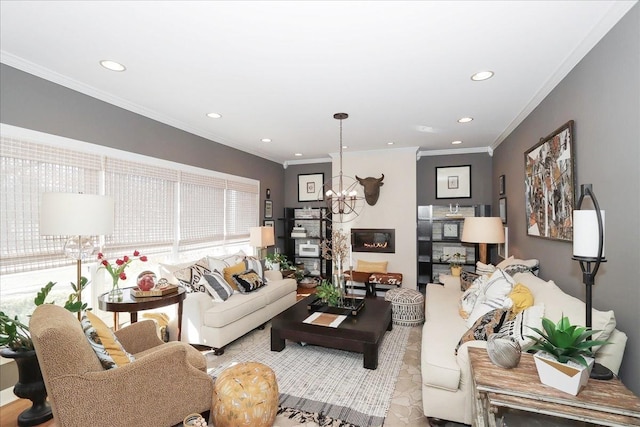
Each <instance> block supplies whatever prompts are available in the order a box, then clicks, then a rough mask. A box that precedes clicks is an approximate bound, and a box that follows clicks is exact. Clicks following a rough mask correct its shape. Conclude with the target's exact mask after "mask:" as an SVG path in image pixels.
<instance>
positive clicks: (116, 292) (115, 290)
mask: <svg viewBox="0 0 640 427" xmlns="http://www.w3.org/2000/svg"><path fill="white" fill-rule="evenodd" d="M118 279H119V277H114V278H113V286H112V287H111V290H110V291H109V295H108V299H109V301H112V302H119V301H122V289H120V284H119V280H118Z"/></svg>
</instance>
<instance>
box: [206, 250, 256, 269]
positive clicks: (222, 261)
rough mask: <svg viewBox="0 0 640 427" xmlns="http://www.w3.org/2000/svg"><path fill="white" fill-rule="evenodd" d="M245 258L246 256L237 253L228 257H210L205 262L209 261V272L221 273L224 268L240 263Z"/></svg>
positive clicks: (239, 252) (240, 252) (242, 253)
mask: <svg viewBox="0 0 640 427" xmlns="http://www.w3.org/2000/svg"><path fill="white" fill-rule="evenodd" d="M246 256H247V255H246V254H245V253H244V252H242V251H238V252H237V253H235V254H230V255H221V256H217V257H211V256H210V257H207V260H208V261H209V268H211V271H213V270H218V271H219V272H220V273H222V272H223V271H224V269H225V268H227V267H230V266H232V265H236V264H237V263H239V262H242V260H244V258H245V257H246Z"/></svg>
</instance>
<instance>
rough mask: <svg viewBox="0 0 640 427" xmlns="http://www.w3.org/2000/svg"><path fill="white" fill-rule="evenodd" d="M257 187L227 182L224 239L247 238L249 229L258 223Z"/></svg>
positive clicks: (258, 198)
mask: <svg viewBox="0 0 640 427" xmlns="http://www.w3.org/2000/svg"><path fill="white" fill-rule="evenodd" d="M259 191H260V188H259V186H258V185H252V184H249V183H245V182H238V181H233V180H229V181H228V182H227V191H226V205H225V214H226V237H227V238H228V239H230V240H233V239H243V238H247V239H248V238H249V227H255V226H256V224H258V223H259V222H258V221H259V210H260V209H259V206H258V204H259V202H260V197H259Z"/></svg>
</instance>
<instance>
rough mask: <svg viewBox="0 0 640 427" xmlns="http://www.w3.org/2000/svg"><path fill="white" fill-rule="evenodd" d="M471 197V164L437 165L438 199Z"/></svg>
mask: <svg viewBox="0 0 640 427" xmlns="http://www.w3.org/2000/svg"><path fill="white" fill-rule="evenodd" d="M470 197H471V165H464V166H448V167H436V199H468V198H470Z"/></svg>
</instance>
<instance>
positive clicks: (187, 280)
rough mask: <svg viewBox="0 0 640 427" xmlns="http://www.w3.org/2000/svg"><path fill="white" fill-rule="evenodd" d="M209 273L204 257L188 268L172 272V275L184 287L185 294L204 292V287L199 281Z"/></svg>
mask: <svg viewBox="0 0 640 427" xmlns="http://www.w3.org/2000/svg"><path fill="white" fill-rule="evenodd" d="M209 273H211V269H210V268H209V262H208V261H207V258H206V257H205V258H202V259H200V260H198V261H196V263H195V264H192V265H190V266H189V267H186V268H183V269H182V270H178V271H174V272H173V275H174V276H175V277H176V279H178V281H179V282H180V284H181V285H182V286H184V288H185V289H186V290H187V292H206V289H205V287H204V285H202V284H200V279H201V278H202V276H204V275H205V274H209Z"/></svg>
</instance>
